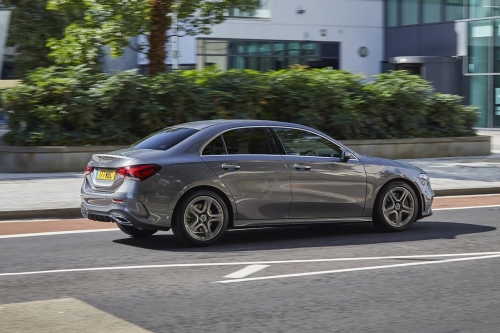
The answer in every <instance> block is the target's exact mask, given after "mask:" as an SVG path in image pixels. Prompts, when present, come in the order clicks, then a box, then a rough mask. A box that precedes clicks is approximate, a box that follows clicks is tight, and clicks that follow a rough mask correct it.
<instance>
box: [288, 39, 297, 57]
mask: <svg viewBox="0 0 500 333" xmlns="http://www.w3.org/2000/svg"><path fill="white" fill-rule="evenodd" d="M287 44H288V49H287V55H289V56H299V55H300V43H297V42H292V43H287Z"/></svg>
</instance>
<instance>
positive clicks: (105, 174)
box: [97, 170, 116, 180]
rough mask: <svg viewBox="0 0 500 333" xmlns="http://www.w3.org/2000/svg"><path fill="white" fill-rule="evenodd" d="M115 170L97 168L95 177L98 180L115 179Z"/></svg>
mask: <svg viewBox="0 0 500 333" xmlns="http://www.w3.org/2000/svg"><path fill="white" fill-rule="evenodd" d="M115 175H116V171H115V170H99V172H97V179H99V180H115Z"/></svg>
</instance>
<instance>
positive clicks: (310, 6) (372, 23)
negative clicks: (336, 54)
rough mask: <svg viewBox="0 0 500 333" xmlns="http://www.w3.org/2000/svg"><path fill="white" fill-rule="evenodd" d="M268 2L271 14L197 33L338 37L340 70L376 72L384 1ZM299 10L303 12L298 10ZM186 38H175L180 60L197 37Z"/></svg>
mask: <svg viewBox="0 0 500 333" xmlns="http://www.w3.org/2000/svg"><path fill="white" fill-rule="evenodd" d="M271 1H272V2H271V4H270V8H271V14H270V18H249V17H241V18H238V17H231V18H228V19H227V20H226V21H225V22H224V23H222V24H219V25H216V26H214V27H213V29H212V33H211V34H210V35H208V36H199V37H203V38H218V39H225V38H227V39H240V40H241V39H253V40H284V41H316V42H340V68H341V69H346V70H352V71H356V72H362V73H366V74H369V75H373V74H377V73H379V72H380V68H381V61H382V60H383V59H384V48H383V45H384V21H383V18H384V15H383V10H384V1H383V0H271ZM298 9H302V10H305V12H304V13H302V14H299V13H297V10H298ZM325 33H326V34H325ZM322 34H325V35H324V36H323V35H322ZM189 39H190V38H189V37H183V38H180V41H179V43H180V47H179V49H180V54H181V58H180V59H179V60H180V63H181V64H182V63H185V62H191V60H192V58H190V57H189V56H188V57H186V55H188V54H193V48H194V46H195V40H194V39H192V40H191V41H190V40H189ZM360 47H366V48H368V56H366V57H360V56H359V55H358V50H359V48H360ZM195 53H196V51H195V52H194V54H195ZM183 57H186V58H184V59H183Z"/></svg>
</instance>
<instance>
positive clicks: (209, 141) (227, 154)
mask: <svg viewBox="0 0 500 333" xmlns="http://www.w3.org/2000/svg"><path fill="white" fill-rule="evenodd" d="M247 128H263V129H264V133H265V134H266V139H267V143H268V144H269V149H270V150H271V151H272V150H273V147H272V143H271V142H270V141H269V134H268V133H267V132H268V130H269V126H243V127H234V128H229V129H227V130H224V131H222V132H219V133H218V134H216V135H214V136H213V137H212V138H210V139H209V140H207V142H206V143H204V144H203V146H201V148H200V151H199V153H200V156H201V157H203V156H281V155H280V154H279V149H277V150H278V153H277V154H229V153H228V151H227V145H226V140H225V139H224V133H226V132H229V131H233V130H238V129H247ZM219 135H220V136H221V137H222V141H223V142H224V149H225V150H226V154H225V155H203V151H204V150H205V148H206V147H207V146H208V145H209V144H211V143H212V141H214V140H215V139H216V138H217V137H218V136H219ZM276 148H278V147H276Z"/></svg>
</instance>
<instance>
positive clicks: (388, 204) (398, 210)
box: [373, 181, 419, 231]
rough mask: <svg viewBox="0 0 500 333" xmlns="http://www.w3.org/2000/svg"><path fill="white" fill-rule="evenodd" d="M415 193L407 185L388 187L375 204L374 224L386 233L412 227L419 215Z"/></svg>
mask: <svg viewBox="0 0 500 333" xmlns="http://www.w3.org/2000/svg"><path fill="white" fill-rule="evenodd" d="M418 207H419V206H418V200H417V195H416V194H415V191H414V190H413V189H412V188H411V187H410V186H409V185H408V184H406V183H404V182H400V181H395V182H391V183H389V184H388V185H386V186H385V187H384V188H383V189H382V190H381V191H380V195H379V196H378V198H377V201H376V203H375V209H374V213H373V224H375V226H376V227H377V228H379V229H382V230H384V231H403V230H406V229H408V228H409V227H411V225H412V224H413V223H414V222H415V221H416V219H417V215H418Z"/></svg>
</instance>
